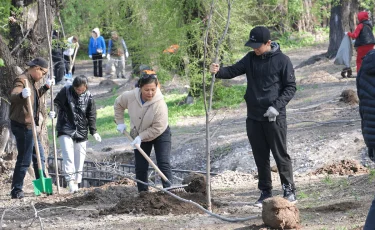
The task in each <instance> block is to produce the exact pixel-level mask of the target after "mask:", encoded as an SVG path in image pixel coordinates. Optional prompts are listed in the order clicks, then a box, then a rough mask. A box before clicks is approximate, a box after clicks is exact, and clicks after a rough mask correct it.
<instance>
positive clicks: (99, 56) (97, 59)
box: [92, 54, 103, 77]
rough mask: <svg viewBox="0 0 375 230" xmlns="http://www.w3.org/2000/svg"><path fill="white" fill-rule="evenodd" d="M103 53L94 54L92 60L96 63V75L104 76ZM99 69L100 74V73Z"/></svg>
mask: <svg viewBox="0 0 375 230" xmlns="http://www.w3.org/2000/svg"><path fill="white" fill-rule="evenodd" d="M102 60H103V57H102V54H93V55H92V61H93V63H94V76H95V77H103V67H102ZM98 71H99V74H98Z"/></svg>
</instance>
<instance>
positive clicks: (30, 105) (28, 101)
mask: <svg viewBox="0 0 375 230" xmlns="http://www.w3.org/2000/svg"><path fill="white" fill-rule="evenodd" d="M25 88H29V84H28V79H26V80H25ZM30 90H31V89H30ZM27 107H28V110H29V113H30V116H31V128H32V132H33V138H34V148H35V152H36V158H37V161H38V169H39V171H40V170H42V162H41V160H40V152H39V143H38V136H37V134H36V127H35V121H34V113H33V106H32V104H31V98H30V96H29V97H27ZM39 176H40V177H43V175H39Z"/></svg>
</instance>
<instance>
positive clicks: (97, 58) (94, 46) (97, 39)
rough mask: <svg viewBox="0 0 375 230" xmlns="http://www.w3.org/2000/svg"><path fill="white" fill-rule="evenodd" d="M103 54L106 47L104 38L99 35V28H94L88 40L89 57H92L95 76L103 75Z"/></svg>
mask: <svg viewBox="0 0 375 230" xmlns="http://www.w3.org/2000/svg"><path fill="white" fill-rule="evenodd" d="M105 54H106V47H105V41H104V38H103V37H102V36H100V31H99V28H94V29H93V30H92V33H91V38H90V41H89V58H91V59H92V61H93V64H94V76H95V77H103V67H102V60H103V57H105Z"/></svg>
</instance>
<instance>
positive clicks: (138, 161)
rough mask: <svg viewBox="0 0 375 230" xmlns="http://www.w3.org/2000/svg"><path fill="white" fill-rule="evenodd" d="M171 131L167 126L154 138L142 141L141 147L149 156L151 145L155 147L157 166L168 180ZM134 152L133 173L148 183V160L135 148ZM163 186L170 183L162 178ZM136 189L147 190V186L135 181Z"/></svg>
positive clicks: (170, 178) (167, 185)
mask: <svg viewBox="0 0 375 230" xmlns="http://www.w3.org/2000/svg"><path fill="white" fill-rule="evenodd" d="M171 144H172V142H171V131H170V129H169V126H168V127H167V129H166V130H165V131H164V133H162V134H161V135H160V136H158V137H157V138H156V139H154V140H152V141H149V142H142V143H141V148H142V149H143V151H145V153H146V154H147V155H148V156H150V154H151V150H152V146H154V149H155V156H156V162H157V166H158V168H159V169H160V171H162V173H163V174H164V175H165V176H166V177H167V178H168V180H169V181H170V182H172V168H171V164H170V155H171ZM134 153H135V175H136V178H137V179H138V180H141V181H143V182H146V183H148V166H149V164H148V161H147V160H146V159H145V158H144V157H143V156H142V154H141V153H140V152H139V151H138V150H137V149H134ZM162 184H163V188H167V187H170V186H171V184H169V183H168V182H165V181H164V180H163V179H162ZM137 186H138V191H139V192H142V191H148V186H146V185H144V184H141V183H137Z"/></svg>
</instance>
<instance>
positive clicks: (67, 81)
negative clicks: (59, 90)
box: [64, 80, 73, 87]
mask: <svg viewBox="0 0 375 230" xmlns="http://www.w3.org/2000/svg"><path fill="white" fill-rule="evenodd" d="M72 84H73V82H72V80H66V81H65V85H64V86H65V87H68V86H71V85H72Z"/></svg>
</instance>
